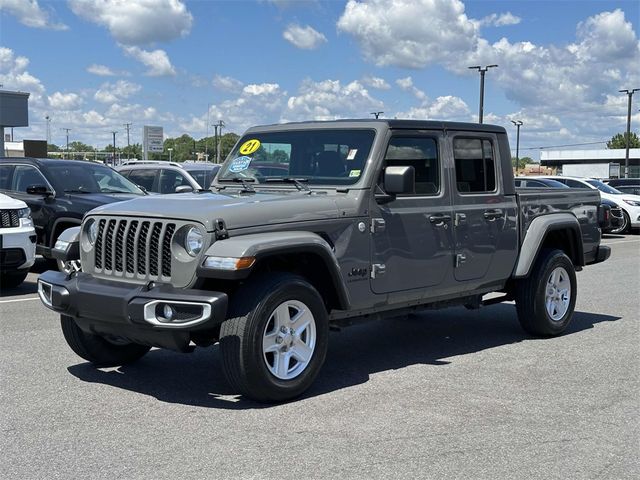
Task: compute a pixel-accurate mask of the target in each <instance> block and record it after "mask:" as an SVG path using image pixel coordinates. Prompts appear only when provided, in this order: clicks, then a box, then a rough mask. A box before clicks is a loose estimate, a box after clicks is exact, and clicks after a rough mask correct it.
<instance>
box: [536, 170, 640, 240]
mask: <svg viewBox="0 0 640 480" xmlns="http://www.w3.org/2000/svg"><path fill="white" fill-rule="evenodd" d="M532 178H535V177H532ZM540 178H551V179H553V180H557V181H558V182H560V183H564V184H565V185H566V186H568V187H570V188H592V189H594V190H599V191H600V196H601V197H602V198H606V199H607V200H611V201H612V202H613V203H615V204H616V205H618V206H619V207H620V208H621V209H622V213H623V217H624V219H623V224H622V225H621V226H620V227H618V228H616V229H615V230H611V231H610V232H609V233H624V232H626V231H628V230H630V229H631V228H640V195H632V194H630V193H624V192H621V191H620V190H617V189H615V188H613V187H610V186H609V185H607V184H606V183H603V182H601V181H600V180H594V179H592V178H581V177H559V176H555V177H552V176H548V177H540Z"/></svg>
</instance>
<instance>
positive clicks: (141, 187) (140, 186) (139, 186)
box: [136, 184, 149, 193]
mask: <svg viewBox="0 0 640 480" xmlns="http://www.w3.org/2000/svg"><path fill="white" fill-rule="evenodd" d="M136 187H138V188H139V189H140V190H142V191H143V192H144V193H149V192H147V189H146V188H144V187H143V186H142V185H138V184H136Z"/></svg>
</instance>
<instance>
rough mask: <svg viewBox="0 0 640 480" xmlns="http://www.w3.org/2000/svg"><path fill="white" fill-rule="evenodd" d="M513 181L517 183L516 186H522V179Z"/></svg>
mask: <svg viewBox="0 0 640 480" xmlns="http://www.w3.org/2000/svg"><path fill="white" fill-rule="evenodd" d="M513 183H515V185H516V187H522V180H517V179H516V180H514V181H513Z"/></svg>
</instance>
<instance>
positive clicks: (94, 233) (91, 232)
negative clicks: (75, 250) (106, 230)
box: [87, 220, 98, 245]
mask: <svg viewBox="0 0 640 480" xmlns="http://www.w3.org/2000/svg"><path fill="white" fill-rule="evenodd" d="M89 222H91V223H90V224H89V228H88V229H87V240H89V243H90V244H91V245H94V244H95V243H96V238H98V222H96V221H95V220H89Z"/></svg>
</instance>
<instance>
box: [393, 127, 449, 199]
mask: <svg viewBox="0 0 640 480" xmlns="http://www.w3.org/2000/svg"><path fill="white" fill-rule="evenodd" d="M385 165H387V166H394V167H395V166H398V167H405V166H406V167H413V169H414V170H415V173H416V193H415V194H416V195H435V194H437V193H438V192H439V191H440V162H439V160H438V146H437V143H436V139H435V138H430V137H392V138H391V140H390V141H389V147H388V148H387V153H386V155H385Z"/></svg>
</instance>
